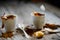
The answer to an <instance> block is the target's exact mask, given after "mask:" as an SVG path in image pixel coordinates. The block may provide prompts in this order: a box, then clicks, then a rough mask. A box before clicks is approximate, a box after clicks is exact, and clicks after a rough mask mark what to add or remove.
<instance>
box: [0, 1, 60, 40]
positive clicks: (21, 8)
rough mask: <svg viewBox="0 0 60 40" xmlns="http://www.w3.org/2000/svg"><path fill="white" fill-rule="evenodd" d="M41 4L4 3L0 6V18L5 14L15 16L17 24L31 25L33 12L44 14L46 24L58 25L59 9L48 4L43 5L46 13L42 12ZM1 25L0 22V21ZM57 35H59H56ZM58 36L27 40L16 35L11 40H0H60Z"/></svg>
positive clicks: (51, 35) (59, 22)
mask: <svg viewBox="0 0 60 40" xmlns="http://www.w3.org/2000/svg"><path fill="white" fill-rule="evenodd" d="M41 4H42V3H37V4H34V3H24V2H21V3H17V2H11V3H5V4H4V5H2V6H0V16H1V15H2V14H3V13H4V12H5V13H6V14H10V13H12V14H16V15H17V16H18V20H17V24H18V23H22V22H23V23H26V24H32V17H31V13H32V12H33V11H37V12H41V13H45V14H46V22H48V23H55V24H60V18H59V17H60V15H59V13H60V9H59V8H56V7H54V6H51V5H49V4H46V3H44V4H43V5H45V7H46V11H45V12H43V11H41V10H40V8H39V7H40V5H41ZM56 19H57V20H56ZM0 25H1V20H0ZM57 34H59V33H57ZM59 37H60V36H57V35H56V34H49V35H45V36H44V37H43V38H42V39H34V38H32V39H27V38H26V37H23V36H22V35H21V34H17V35H16V36H14V38H13V39H10V38H8V39H1V38H0V40H60V38H59Z"/></svg>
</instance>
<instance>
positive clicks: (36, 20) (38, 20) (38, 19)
mask: <svg viewBox="0 0 60 40" xmlns="http://www.w3.org/2000/svg"><path fill="white" fill-rule="evenodd" d="M44 22H45V14H40V13H38V12H34V13H33V25H34V26H35V28H36V29H42V28H43V26H44Z"/></svg>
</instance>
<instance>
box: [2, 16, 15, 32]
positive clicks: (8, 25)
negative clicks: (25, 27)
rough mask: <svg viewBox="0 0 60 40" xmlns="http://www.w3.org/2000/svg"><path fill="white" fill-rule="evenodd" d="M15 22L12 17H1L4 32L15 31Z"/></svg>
mask: <svg viewBox="0 0 60 40" xmlns="http://www.w3.org/2000/svg"><path fill="white" fill-rule="evenodd" d="M15 22H16V16H14V15H6V16H2V24H3V25H4V27H5V30H6V32H9V31H15V24H16V23H15ZM3 25H2V26H3Z"/></svg>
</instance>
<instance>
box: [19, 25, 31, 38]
mask: <svg viewBox="0 0 60 40" xmlns="http://www.w3.org/2000/svg"><path fill="white" fill-rule="evenodd" d="M25 27H26V26H25V25H24V24H22V25H21V24H18V28H20V29H21V30H22V31H23V32H24V34H25V37H26V38H31V36H29V35H28V34H27V33H26V32H25V30H24V29H25Z"/></svg>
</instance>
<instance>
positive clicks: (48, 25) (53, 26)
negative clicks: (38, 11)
mask: <svg viewBox="0 0 60 40" xmlns="http://www.w3.org/2000/svg"><path fill="white" fill-rule="evenodd" d="M44 28H51V29H57V25H55V24H48V23H46V24H45V26H44Z"/></svg>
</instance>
